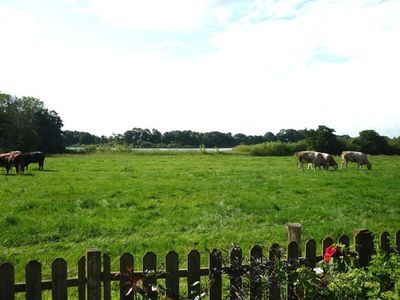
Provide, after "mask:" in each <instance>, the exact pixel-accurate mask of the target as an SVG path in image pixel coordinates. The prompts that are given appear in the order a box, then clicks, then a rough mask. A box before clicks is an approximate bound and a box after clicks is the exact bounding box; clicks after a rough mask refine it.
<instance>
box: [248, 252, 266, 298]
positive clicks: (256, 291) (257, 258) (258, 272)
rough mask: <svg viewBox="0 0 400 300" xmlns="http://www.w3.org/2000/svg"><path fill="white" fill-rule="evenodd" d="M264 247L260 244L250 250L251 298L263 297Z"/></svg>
mask: <svg viewBox="0 0 400 300" xmlns="http://www.w3.org/2000/svg"><path fill="white" fill-rule="evenodd" d="M262 256H263V249H262V247H261V246H259V245H255V246H253V248H251V250H250V300H259V299H262V285H261V283H262V280H261V276H262V273H263V272H264V271H265V268H264V267H263V265H262V263H263V257H262Z"/></svg>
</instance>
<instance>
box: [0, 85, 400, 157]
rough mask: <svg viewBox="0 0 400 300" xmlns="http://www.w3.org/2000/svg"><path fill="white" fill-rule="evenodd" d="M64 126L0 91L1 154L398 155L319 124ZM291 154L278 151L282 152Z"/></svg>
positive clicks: (367, 138)
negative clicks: (99, 150) (88, 148)
mask: <svg viewBox="0 0 400 300" xmlns="http://www.w3.org/2000/svg"><path fill="white" fill-rule="evenodd" d="M62 127H63V122H62V120H61V118H60V116H59V115H58V114H57V112H55V111H54V110H48V109H47V108H46V107H45V105H44V103H43V102H42V101H40V100H39V99H37V98H33V97H21V98H19V97H16V96H11V95H8V94H4V93H1V92H0V150H1V151H10V150H21V151H35V150H40V151H44V152H46V153H62V152H64V151H65V149H66V148H67V149H68V148H69V147H72V146H81V145H104V146H113V145H114V146H115V145H126V146H129V147H133V148H162V147H167V148H177V147H191V148H199V147H206V148H214V147H217V148H231V147H236V146H239V145H264V146H261V147H258V148H257V149H260V148H264V149H265V148H266V147H265V145H266V144H271V145H272V146H273V147H275V148H277V147H278V148H279V147H280V148H281V149H283V148H282V146H281V144H283V145H292V146H291V147H290V148H288V147H286V148H287V149H299V148H302V149H300V150H305V149H314V150H317V151H321V152H327V153H332V154H339V153H340V152H341V151H342V150H349V149H350V150H359V151H363V152H365V153H368V154H400V137H397V138H388V137H386V136H381V135H379V134H378V133H377V132H376V131H374V130H364V131H361V132H360V133H359V136H357V137H350V136H348V135H336V134H335V130H334V129H332V128H329V127H326V126H324V125H320V126H318V128H317V129H300V130H296V129H281V130H280V131H279V132H277V133H276V134H274V133H272V132H266V133H265V134H264V135H245V134H242V133H237V134H232V133H223V132H219V131H211V132H205V133H202V132H195V131H191V130H173V131H167V132H164V133H161V132H160V131H159V130H157V129H151V130H150V129H143V128H133V129H131V130H127V131H125V132H124V133H123V134H112V135H111V136H104V135H102V136H96V135H93V134H91V133H89V132H84V131H71V130H64V131H63V130H62ZM288 151H289V152H290V151H291V150H287V151H283V152H282V153H287V152H288Z"/></svg>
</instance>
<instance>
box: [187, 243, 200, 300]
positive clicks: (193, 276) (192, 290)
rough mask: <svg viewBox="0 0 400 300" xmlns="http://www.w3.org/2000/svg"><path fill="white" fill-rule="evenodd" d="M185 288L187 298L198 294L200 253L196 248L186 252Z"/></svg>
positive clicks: (192, 297)
mask: <svg viewBox="0 0 400 300" xmlns="http://www.w3.org/2000/svg"><path fill="white" fill-rule="evenodd" d="M187 290H188V299H194V298H196V297H197V296H200V253H199V251H197V250H192V251H190V252H189V254H188V275H187Z"/></svg>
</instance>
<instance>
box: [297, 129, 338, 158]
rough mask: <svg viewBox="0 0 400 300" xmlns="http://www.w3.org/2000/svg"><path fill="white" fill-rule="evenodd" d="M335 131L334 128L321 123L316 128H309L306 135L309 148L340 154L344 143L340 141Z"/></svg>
mask: <svg viewBox="0 0 400 300" xmlns="http://www.w3.org/2000/svg"><path fill="white" fill-rule="evenodd" d="M334 132H335V130H334V129H331V128H329V127H326V126H323V125H319V126H318V128H317V129H316V130H312V129H311V130H307V131H306V132H305V136H306V142H307V146H308V148H309V149H313V150H316V151H320V152H326V153H330V154H340V152H341V151H342V150H343V145H342V144H341V143H340V142H339V141H338V139H337V137H336V135H335V134H334Z"/></svg>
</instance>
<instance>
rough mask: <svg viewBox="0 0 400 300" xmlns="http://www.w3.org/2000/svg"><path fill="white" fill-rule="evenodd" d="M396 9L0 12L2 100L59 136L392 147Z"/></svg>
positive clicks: (20, 1)
mask: <svg viewBox="0 0 400 300" xmlns="http://www.w3.org/2000/svg"><path fill="white" fill-rule="evenodd" d="M399 53H400V1H399V0H386V1H385V0H379V1H377V0H317V1H312V0H301V1H299V0H112V1H111V0H0V91H2V92H4V93H8V94H12V95H16V96H33V97H37V98H39V99H41V100H42V101H43V102H44V103H45V105H46V107H47V108H49V109H51V110H55V111H57V112H58V113H59V115H60V116H61V118H62V120H63V122H64V129H65V130H80V131H88V132H91V133H93V134H97V135H103V134H104V135H111V134H112V133H123V132H125V131H126V130H129V129H132V128H133V127H141V128H149V129H151V128H156V129H158V130H160V131H161V132H165V131H169V130H193V131H200V132H206V131H213V130H217V131H221V132H232V133H233V134H235V133H244V134H248V135H254V134H264V133H265V132H267V131H271V132H274V133H277V132H278V131H279V130H280V129H282V128H286V129H287V128H293V129H304V128H316V127H317V126H318V125H325V126H328V127H330V128H334V129H335V130H336V133H337V134H349V135H352V136H357V135H358V132H359V131H360V130H364V129H374V130H376V131H378V132H379V133H380V134H382V135H388V136H390V137H393V136H400V55H399Z"/></svg>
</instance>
